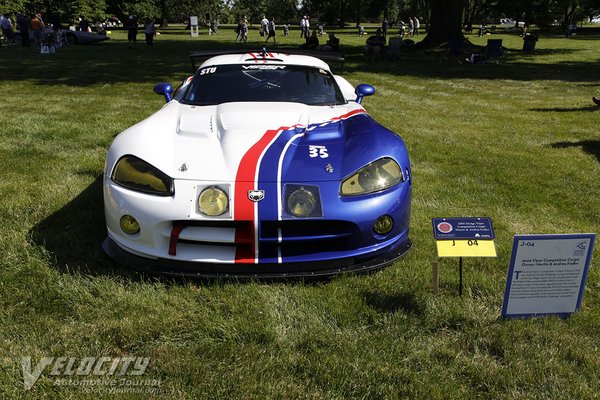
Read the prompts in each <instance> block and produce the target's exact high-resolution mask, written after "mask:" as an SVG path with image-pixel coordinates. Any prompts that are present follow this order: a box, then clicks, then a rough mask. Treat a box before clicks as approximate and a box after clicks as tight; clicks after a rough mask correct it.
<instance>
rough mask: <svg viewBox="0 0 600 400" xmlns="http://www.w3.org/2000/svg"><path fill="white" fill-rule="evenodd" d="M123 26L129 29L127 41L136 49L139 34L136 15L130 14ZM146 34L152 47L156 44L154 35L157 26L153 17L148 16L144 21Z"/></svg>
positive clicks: (148, 44)
mask: <svg viewBox="0 0 600 400" xmlns="http://www.w3.org/2000/svg"><path fill="white" fill-rule="evenodd" d="M123 27H124V28H125V30H127V43H128V46H129V48H130V49H131V48H133V49H135V46H136V43H137V35H138V30H139V26H138V20H137V18H136V16H135V15H129V17H127V19H126V20H125V22H124V23H123ZM144 35H145V37H146V45H147V46H149V47H152V46H153V45H154V36H156V27H155V26H154V20H153V19H152V18H146V20H145V21H144Z"/></svg>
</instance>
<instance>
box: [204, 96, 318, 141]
mask: <svg viewBox="0 0 600 400" xmlns="http://www.w3.org/2000/svg"><path fill="white" fill-rule="evenodd" d="M271 104H272V103H271ZM265 105H266V104H248V103H246V104H244V110H240V109H239V108H240V105H239V103H238V104H232V103H230V104H222V105H219V106H218V107H217V112H216V115H217V118H216V119H217V124H216V125H217V130H218V132H219V140H220V141H221V143H227V142H228V141H231V140H239V135H240V134H244V133H245V134H246V135H249V134H250V135H251V136H254V135H252V134H251V132H252V133H255V134H258V135H261V136H262V135H263V134H264V133H265V132H266V131H268V130H272V129H280V128H290V127H293V126H296V125H300V126H306V125H308V122H309V121H308V120H309V118H308V112H307V109H306V106H305V105H303V104H298V105H295V104H294V105H290V104H289V103H287V104H286V107H285V108H284V109H275V108H276V107H277V106H276V105H273V107H265ZM255 139H256V138H255Z"/></svg>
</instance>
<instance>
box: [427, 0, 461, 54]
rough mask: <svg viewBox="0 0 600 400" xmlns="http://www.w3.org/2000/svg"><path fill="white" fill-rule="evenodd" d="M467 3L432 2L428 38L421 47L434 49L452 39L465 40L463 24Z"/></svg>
mask: <svg viewBox="0 0 600 400" xmlns="http://www.w3.org/2000/svg"><path fill="white" fill-rule="evenodd" d="M465 1H466V0H432V1H431V18H430V23H429V28H428V30H427V36H426V37H425V39H423V40H422V41H421V42H420V43H419V46H420V47H433V46H438V45H440V44H442V43H446V42H448V41H449V40H451V39H457V40H459V39H461V38H462V39H464V35H463V33H462V24H463V11H464V9H465Z"/></svg>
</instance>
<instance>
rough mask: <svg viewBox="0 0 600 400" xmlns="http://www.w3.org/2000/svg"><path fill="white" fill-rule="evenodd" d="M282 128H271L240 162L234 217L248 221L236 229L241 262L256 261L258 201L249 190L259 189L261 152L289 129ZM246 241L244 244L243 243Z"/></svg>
mask: <svg viewBox="0 0 600 400" xmlns="http://www.w3.org/2000/svg"><path fill="white" fill-rule="evenodd" d="M287 129H288V128H280V129H277V130H269V131H267V132H265V134H264V135H263V136H262V137H261V138H260V140H259V141H258V142H256V143H255V144H254V145H253V146H252V147H251V148H250V150H248V152H247V153H246V154H244V157H242V161H241V162H240V166H239V167H238V171H237V175H236V177H235V194H234V196H235V197H234V198H235V203H234V204H235V206H234V215H233V219H234V220H235V221H243V222H246V223H245V224H244V226H243V227H242V226H240V227H238V228H237V229H236V231H235V242H236V243H237V244H238V247H237V250H236V252H235V262H236V264H237V263H241V264H253V263H255V262H256V259H257V258H256V257H257V255H256V254H255V250H254V249H255V246H256V240H257V239H256V230H255V223H256V221H255V217H254V207H255V205H256V203H254V202H253V201H250V200H249V199H248V191H249V190H254V189H258V188H257V187H255V182H254V179H255V177H256V172H257V170H258V161H259V159H260V156H261V154H263V152H264V151H265V150H266V149H267V147H268V145H269V143H271V141H272V140H273V139H274V138H275V136H276V135H277V133H278V132H281V131H283V130H287ZM242 243H244V244H242Z"/></svg>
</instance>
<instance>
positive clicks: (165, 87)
mask: <svg viewBox="0 0 600 400" xmlns="http://www.w3.org/2000/svg"><path fill="white" fill-rule="evenodd" d="M154 93H156V94H162V95H163V96H165V101H166V102H167V103H168V102H170V101H171V93H173V86H171V84H170V83H169V82H160V83H157V84H156V85H154Z"/></svg>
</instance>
